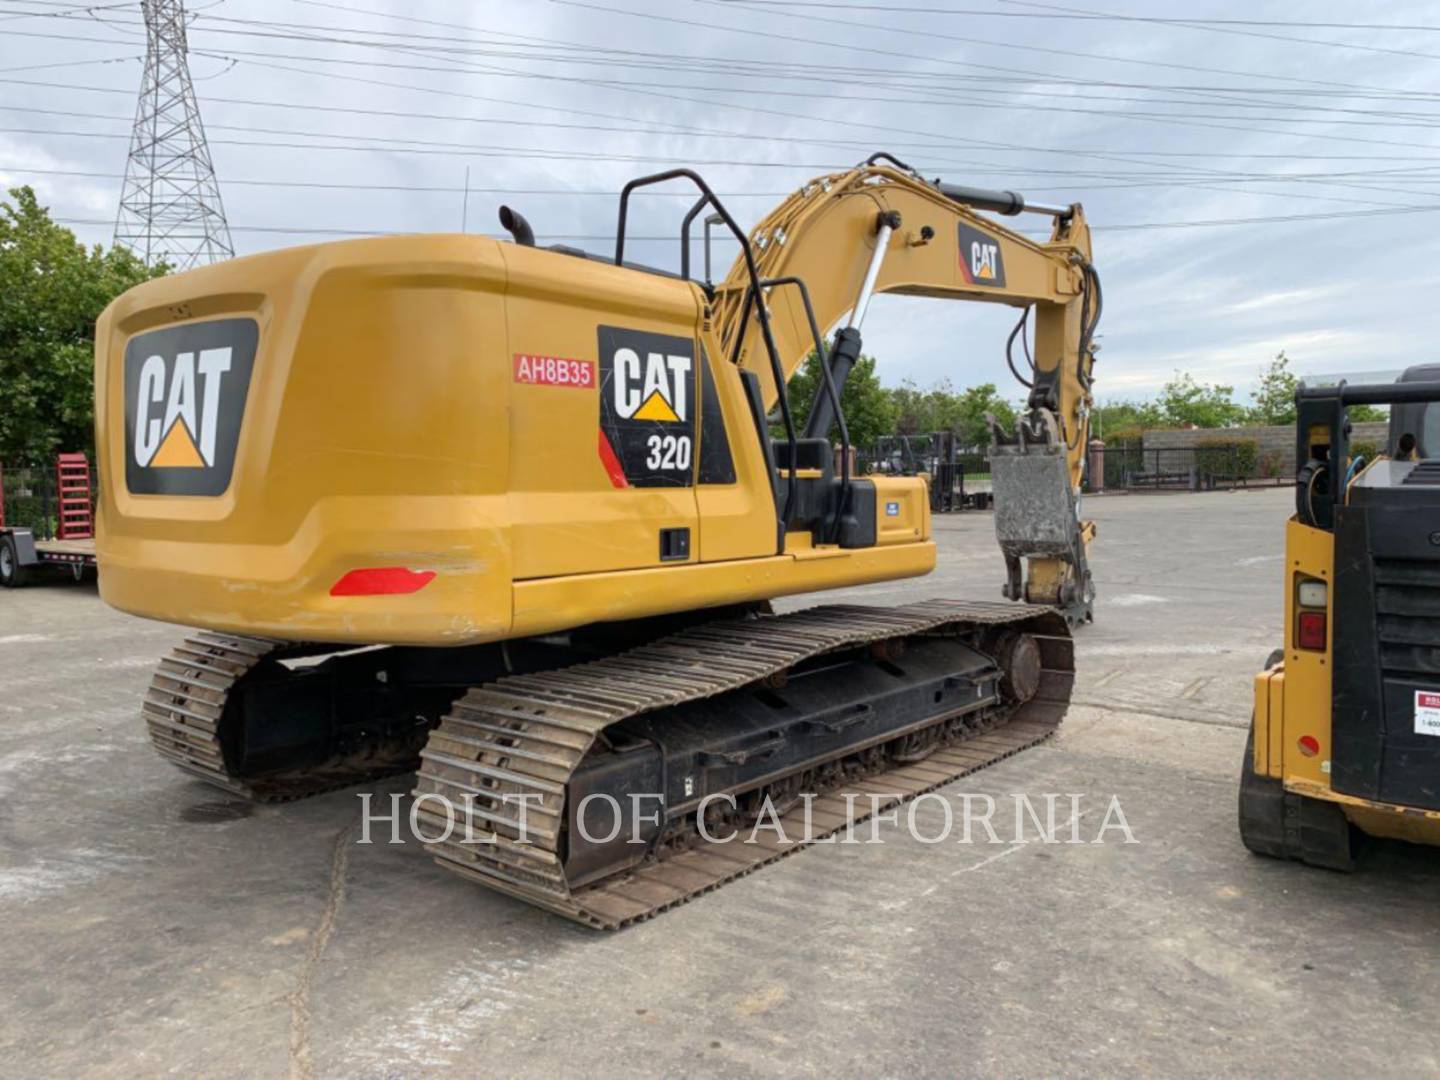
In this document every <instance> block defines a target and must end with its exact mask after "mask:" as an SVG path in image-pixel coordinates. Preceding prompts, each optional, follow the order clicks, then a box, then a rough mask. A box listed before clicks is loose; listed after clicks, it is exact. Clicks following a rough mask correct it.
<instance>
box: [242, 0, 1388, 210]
mask: <svg viewBox="0 0 1440 1080" xmlns="http://www.w3.org/2000/svg"><path fill="white" fill-rule="evenodd" d="M592 6H593V5H592ZM260 55H270V54H260ZM328 62H334V63H358V62H356V61H343V60H334V59H330V60H329V61H328ZM270 66H274V67H276V68H277V69H278V70H284V71H292V72H293V71H295V69H293V68H287V67H285V66H284V65H270ZM367 66H373V65H367ZM390 66H400V67H415V65H390ZM422 70H436V69H422ZM439 70H449V69H443V68H442V69H439ZM460 70H474V69H465V68H462V69H460ZM481 70H484V69H481ZM298 73H300V74H313V72H310V71H304V72H298ZM501 73H504V74H511V75H516V74H520V75H522V77H523V74H524V73H514V72H501ZM327 77H337V76H334V75H330V76H327ZM530 77H537V76H530ZM549 77H550V78H554V76H549ZM572 81H577V82H582V83H585V84H587V85H600V86H617V85H618V84H616V83H615V82H613V81H603V80H572ZM379 85H388V86H394V85H396V84H387V83H379ZM661 85H668V84H661ZM415 89H423V88H415ZM654 96H660V97H666V98H669V99H672V100H679V101H687V102H695V103H698V104H706V103H705V102H696V99H694V98H688V97H684V96H682V95H674V94H658V95H654ZM516 104H520V103H516ZM711 104H713V103H711ZM725 107H729V108H733V109H743V110H745V111H753V112H760V113H764V114H776V115H787V114H777V113H776V112H775V110H765V109H755V108H750V107H746V106H738V105H728V106H725ZM810 119H813V120H816V121H818V122H826V123H846V122H845V121H828V120H825V119H824V118H819V117H814V118H810ZM1167 122H1169V120H1168V118H1167ZM852 123H853V122H852ZM856 126H863V127H877V128H878V127H881V126H882V125H865V124H860V125H856ZM1200 126H1207V127H1210V126H1220V127H1222V129H1224V130H1234V128H1233V127H1231V126H1229V125H1200ZM887 130H893V129H892V128H888V127H887ZM1261 130H1263V129H1261ZM1337 138H1343V137H1338V136H1337ZM963 141H965V142H970V143H972V144H975V145H982V146H989V147H990V148H992V149H995V148H1005V149H1035V150H1037V151H1039V152H1049V153H1056V152H1058V153H1065V154H1067V155H1069V156H1073V155H1075V154H1077V153H1080V154H1082V155H1084V154H1085V153H1086V152H1085V151H1076V150H1074V149H1065V150H1050V149H1048V148H1043V149H1042V148H1018V147H1013V146H1012V145H1007V144H995V143H991V142H988V141H986V140H963ZM1358 141H1365V142H1373V141H1376V140H1358ZM1401 145H1407V146H1408V145H1409V144H1401ZM1088 156H1094V157H1097V158H1102V159H1103V158H1104V157H1105V155H1101V154H1089V155H1088ZM645 160H654V159H645ZM1113 160H1117V161H1120V162H1123V163H1127V164H1145V165H1147V166H1148V165H1151V164H1153V163H1151V162H1137V161H1134V159H1126V158H1123V157H1115V158H1113ZM734 164H742V163H739V162H735V163H734ZM1162 167H1166V168H1174V166H1168V165H1162ZM1206 171H1207V172H1209V173H1210V174H1212V175H1214V176H1216V177H1217V178H1221V179H1223V178H1224V177H1225V176H1226V173H1225V172H1224V171H1222V170H1206ZM1304 182H1314V181H1304ZM1347 186H1352V187H1353V186H1355V185H1347ZM1362 190H1374V188H1373V187H1372V186H1371V185H1366V186H1365V187H1364V188H1362ZM1400 191H1401V193H1406V194H1415V193H1414V192H1405V191H1403V189H1400Z"/></svg>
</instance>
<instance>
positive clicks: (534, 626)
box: [96, 154, 1100, 928]
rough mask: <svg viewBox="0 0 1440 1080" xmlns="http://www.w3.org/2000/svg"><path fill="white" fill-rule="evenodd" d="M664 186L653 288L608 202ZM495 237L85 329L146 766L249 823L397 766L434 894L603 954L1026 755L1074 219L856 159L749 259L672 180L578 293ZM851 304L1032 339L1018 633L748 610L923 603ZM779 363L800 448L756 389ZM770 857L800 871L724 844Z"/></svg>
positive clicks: (1053, 557) (1005, 619) (1059, 690)
mask: <svg viewBox="0 0 1440 1080" xmlns="http://www.w3.org/2000/svg"><path fill="white" fill-rule="evenodd" d="M667 181H687V182H689V183H690V184H692V185H693V186H694V188H695V189H696V191H697V193H698V197H697V201H696V202H695V204H694V205H693V207H691V208H690V210H689V213H687V214H686V215H685V218H684V222H683V224H682V226H681V229H680V244H681V253H682V254H681V270H680V273H679V274H678V275H677V274H674V273H667V272H662V271H657V270H652V269H647V268H645V267H643V266H638V265H632V264H631V263H629V262H627V261H626V258H625V252H626V223H627V214H628V211H629V208H630V205H631V200H632V196H633V195H634V194H635V193H636V192H638V191H641V190H642V189H644V188H646V187H648V186H650V185H652V184H657V183H663V182H667ZM982 211H988V212H993V213H998V214H1001V215H1013V214H1018V213H1022V212H1036V213H1038V214H1040V215H1042V216H1045V217H1048V218H1049V219H1050V221H1051V223H1052V226H1051V234H1050V238H1049V240H1048V241H1046V242H1036V241H1032V240H1031V239H1028V238H1026V237H1025V236H1023V235H1021V234H1019V233H1017V232H1014V231H1011V230H1010V229H1007V228H1004V227H1002V226H1001V225H1000V224H999V223H998V222H997V221H995V220H994V219H992V218H989V217H986V216H984V215H983V214H982V213H981V212H982ZM701 215H704V219H703V225H704V231H705V239H706V247H705V252H706V265H707V267H708V265H709V262H710V258H709V238H710V230H711V228H712V227H713V226H720V227H723V229H724V230H726V231H727V232H728V233H729V235H730V236H731V237H732V238H733V240H734V241H735V242H736V243H738V245H739V252H740V253H739V255H738V257H737V258H736V259H735V262H734V265H733V267H732V269H731V270H730V273H729V275H728V276H727V277H726V278H725V280H724V281H722V282H720V283H718V284H715V283H712V282H710V281H709V280H708V277H709V274H708V270H707V273H706V278H707V280H704V281H699V280H694V279H693V278H692V275H691V272H690V251H691V246H692V243H693V237H692V232H693V227H694V224H695V221H696V219H697V218H699V217H701ZM501 223H502V224H503V225H504V227H505V228H506V229H507V231H508V232H509V233H510V234H511V236H512V237H513V242H502V241H497V240H494V239H487V238H481V237H476V236H463V235H462V236H450V235H439V236H407V237H395V238H384V239H371V240H359V241H351V242H342V243H330V244H320V245H316V246H311V247H302V248H294V249H290V250H283V251H276V252H270V253H266V254H262V255H256V256H251V257H247V258H241V259H235V260H233V261H230V262H226V263H222V264H219V265H216V266H211V267H208V268H203V269H197V270H192V271H189V272H187V273H184V274H180V275H175V276H172V277H166V278H161V279H158V280H155V281H152V282H148V283H146V284H144V285H141V286H139V287H137V288H135V289H133V290H131V291H130V292H128V293H126V294H125V295H124V296H122V297H120V298H119V299H118V300H116V301H115V302H114V303H113V304H112V305H111V306H110V307H109V308H108V309H107V310H106V312H105V313H104V315H103V316H102V317H101V319H100V323H99V326H98V332H97V339H96V403H97V408H96V416H97V436H98V457H99V464H100V470H101V476H102V482H101V484H100V491H101V497H100V505H99V512H98V513H99V523H98V525H99V557H100V561H101V566H102V572H101V592H102V595H103V597H104V599H105V600H106V601H107V602H108V603H110V604H112V605H114V606H115V607H117V608H120V609H122V610H124V611H127V612H132V613H134V614H137V615H141V616H146V617H149V618H155V619H161V620H166V621H170V622H176V623H182V624H186V625H189V626H195V627H200V628H202V629H200V630H198V631H196V632H194V633H192V634H191V635H190V636H189V637H188V638H186V639H185V641H184V642H183V643H182V644H181V645H179V646H178V647H176V649H175V650H174V651H173V652H171V653H170V654H169V655H168V656H166V657H165V658H163V659H162V660H161V662H160V664H159V667H158V669H157V671H156V673H155V676H154V678H153V680H152V683H151V685H150V688H149V690H148V691H147V693H146V696H145V700H144V703H143V705H142V713H143V717H144V720H145V722H146V724H147V726H148V729H149V733H150V736H151V738H152V741H153V743H154V745H155V747H156V749H157V750H158V751H159V752H160V753H161V754H162V755H163V756H164V757H166V758H168V759H169V760H171V761H172V762H174V763H175V764H177V765H179V766H181V767H182V768H184V769H186V770H187V771H189V772H190V773H192V774H194V775H196V776H199V777H201V778H202V779H204V780H206V781H208V782H210V783H212V784H214V785H217V786H218V787H220V788H223V789H225V790H226V791H228V792H231V793H233V794H235V795H237V796H241V797H245V798H249V799H258V800H284V799H294V798H301V797H305V796H309V795H313V794H316V793H318V792H322V791H327V790H331V789H334V788H337V787H341V786H345V785H349V784H354V783H357V782H361V781H366V780H370V779H374V778H377V777H380V776H385V775H389V774H393V773H398V772H404V771H408V770H411V769H415V768H416V767H417V764H418V769H419V771H418V780H417V787H416V792H415V794H416V803H415V808H416V811H417V816H416V820H417V822H419V823H422V824H423V825H424V826H425V839H426V841H427V846H428V849H429V850H430V851H431V852H432V853H433V855H434V856H435V857H436V859H437V861H438V862H439V863H440V864H441V865H442V866H444V867H446V868H448V869H451V870H454V871H456V872H458V873H460V874H462V875H464V876H466V877H468V878H471V879H473V880H475V881H477V882H479V883H481V884H483V885H486V886H489V887H491V888H494V889H498V890H500V891H502V892H505V893H509V894H511V895H514V896H517V897H520V898H522V899H524V900H527V901H529V902H532V903H535V904H539V905H542V906H544V907H546V908H549V909H551V910H553V911H556V912H559V913H561V914H563V915H566V916H568V917H570V918H573V919H577V920H579V921H582V922H585V923H588V924H590V925H593V926H597V927H605V928H614V927H618V926H622V925H625V924H627V923H630V922H633V921H635V920H637V919H641V918H645V917H647V916H649V915H651V914H654V913H655V912H657V911H659V910H662V909H664V908H667V907H670V906H672V905H674V904H677V903H680V902H683V901H685V900H687V899H689V898H690V897H692V896H694V895H696V894H698V893H701V892H704V891H706V890H708V889H711V888H713V887H715V886H716V885H718V884H721V883H723V882H724V881H726V880H729V879H730V878H733V877H735V876H737V875H739V874H743V873H746V872H748V871H749V870H751V869H753V868H754V867H756V866H758V865H761V864H763V863H765V862H768V861H770V860H771V859H774V858H778V857H779V856H781V855H784V854H787V853H788V852H789V851H792V850H796V849H798V848H799V847H803V846H804V844H805V843H806V842H808V841H810V840H813V839H818V838H823V837H824V836H826V835H829V834H831V833H833V832H834V831H836V830H839V829H844V828H849V827H851V826H853V825H854V824H855V823H856V822H858V821H861V820H863V819H865V818H866V816H868V815H870V814H873V813H875V812H878V811H883V810H884V809H885V808H886V807H887V806H888V805H890V804H891V803H893V802H896V801H898V800H899V799H901V798H908V797H913V796H916V795H918V794H920V793H922V792H925V791H928V790H929V789H931V788H934V787H937V786H939V785H940V784H943V783H945V782H947V781H949V780H951V779H954V778H955V777H957V776H961V775H964V774H965V773H967V772H969V771H971V770H973V769H976V768H980V767H983V766H984V765H986V764H989V763H990V762H993V761H995V760H998V759H999V758H1001V757H1004V756H1007V755H1008V754H1011V753H1014V752H1016V751H1019V750H1022V749H1024V748H1025V747H1027V746H1029V745H1032V744H1033V743H1035V742H1037V741H1039V740H1041V739H1043V738H1045V737H1046V736H1047V735H1048V734H1049V733H1050V732H1051V731H1052V730H1053V729H1054V727H1055V725H1057V724H1058V723H1059V722H1060V720H1061V718H1062V716H1063V714H1064V712H1065V709H1066V706H1067V703H1068V700H1069V697H1070V690H1071V683H1072V681H1073V663H1072V648H1071V642H1070V628H1071V626H1072V625H1074V624H1078V623H1080V622H1083V621H1086V620H1087V619H1088V618H1089V617H1090V611H1091V603H1092V600H1093V592H1094V590H1093V587H1092V585H1091V582H1090V575H1089V571H1088V568H1087V563H1086V548H1087V545H1088V543H1089V541H1090V538H1091V536H1092V535H1093V527H1092V526H1090V525H1089V524H1087V523H1082V522H1081V521H1080V519H1079V515H1078V505H1079V504H1078V493H1079V485H1080V479H1081V469H1082V464H1083V459H1084V455H1085V446H1086V441H1087V434H1088V431H1087V416H1088V410H1089V407H1090V402H1091V398H1090V383H1091V369H1092V365H1093V336H1094V332H1095V326H1096V323H1097V322H1098V319H1099V316H1100V289H1099V280H1098V277H1097V275H1096V273H1095V270H1094V268H1093V267H1092V265H1091V262H1090V235H1089V230H1088V228H1087V226H1086V223H1085V218H1084V215H1083V213H1082V211H1081V208H1080V207H1079V205H1068V206H1048V205H1035V204H1031V203H1027V202H1026V201H1025V200H1024V199H1023V197H1021V196H1020V195H1018V194H1015V193H1012V192H1003V191H985V190H980V189H973V188H966V187H959V186H955V185H950V184H945V183H941V182H939V181H932V180H926V179H924V178H923V177H922V176H921V175H920V174H919V173H918V172H916V171H915V170H913V169H911V168H910V167H909V166H907V165H905V164H904V163H902V162H900V161H898V160H896V159H895V158H893V157H891V156H889V155H884V154H877V155H875V156H874V157H872V158H871V159H869V160H868V161H866V162H864V163H862V164H860V165H858V166H856V167H855V168H852V169H850V170H848V171H845V172H841V173H836V174H833V175H829V176H824V177H821V178H819V179H816V180H814V181H812V182H811V183H808V184H806V185H805V186H804V187H803V188H801V189H800V190H799V191H798V192H796V193H795V194H793V195H792V196H790V197H789V198H788V199H786V200H785V201H784V202H783V203H782V204H781V205H780V206H779V207H777V208H776V209H775V210H774V211H773V212H771V213H770V214H769V215H768V216H766V217H765V218H764V220H762V221H761V222H760V223H759V224H758V225H757V226H756V227H755V228H754V229H752V230H751V231H750V232H749V234H748V235H747V234H746V233H745V232H743V231H742V230H741V229H740V228H739V226H738V225H737V224H736V222H735V220H734V218H733V217H732V216H731V214H730V212H729V211H728V210H727V209H726V208H725V207H724V205H723V204H722V202H721V201H720V200H719V199H718V198H717V197H716V196H715V194H714V193H713V192H712V191H711V189H710V188H709V186H708V185H706V183H705V182H704V180H703V179H702V178H701V177H700V176H698V175H697V174H695V173H694V172H692V171H690V170H686V169H676V170H671V171H668V172H664V173H660V174H658V175H655V176H649V177H644V178H641V179H638V180H634V181H632V182H630V183H629V184H627V185H626V186H625V188H624V189H623V191H622V192H621V195H620V203H619V221H618V228H617V240H616V246H615V252H614V254H613V257H609V256H607V257H600V256H597V255H593V254H587V253H586V252H583V251H579V250H575V249H570V248H565V247H551V248H541V247H538V246H536V244H535V238H534V233H533V230H532V229H531V227H530V226H529V224H528V223H527V222H526V221H525V220H524V218H523V217H522V216H521V215H519V214H518V213H516V212H514V211H513V210H510V209H509V208H502V209H501ZM876 293H903V294H910V295H921V296H931V297H937V298H950V299H959V300H980V301H987V302H992V303H1002V304H1007V305H1010V306H1012V307H1015V308H1018V309H1023V311H1024V314H1023V315H1022V320H1021V324H1020V326H1019V327H1018V328H1017V334H1012V335H1011V342H1012V343H1013V342H1014V340H1015V338H1016V336H1020V337H1021V338H1022V340H1024V338H1025V333H1024V330H1025V325H1026V324H1025V319H1026V318H1027V317H1028V315H1029V313H1030V310H1031V309H1033V311H1034V317H1035V328H1034V335H1035V337H1034V352H1033V360H1032V361H1031V365H1030V367H1029V368H1028V369H1027V370H1023V371H1017V374H1020V375H1021V376H1022V378H1023V379H1024V380H1025V381H1026V382H1028V383H1029V384H1030V386H1031V390H1030V397H1029V405H1028V408H1027V409H1026V410H1025V411H1024V415H1023V416H1022V417H1021V418H1020V419H1019V421H1018V422H1017V424H1016V426H1015V428H1014V430H1011V431H1001V430H997V432H996V445H995V447H994V450H993V459H994V463H993V476H994V486H995V496H996V507H997V509H996V515H995V521H996V531H997V536H998V539H999V541H1000V544H1001V547H1002V550H1003V552H1004V554H1005V558H1006V562H1007V567H1008V576H1007V581H1006V582H1005V584H1004V594H1005V596H1006V597H1009V598H1010V599H1012V600H1015V601H1025V603H1003V602H988V603H987V602H966V601H952V600H941V601H930V602H926V603H916V604H909V605H905V606H898V607H867V606H855V605H828V606H820V607H813V608H810V609H807V610H802V611H798V612H793V613H789V614H781V615H777V614H773V613H772V612H771V611H770V609H769V604H768V602H769V601H770V600H772V599H773V598H776V597H781V596H786V595H792V594H797V593H804V592H810V591H816V590H822V589H832V588H838V587H843V586H853V585H860V584H864V583H867V582H878V581H889V580H894V579H898V578H905V577H912V576H916V575H921V574H925V573H927V572H929V571H930V570H931V569H932V568H933V567H934V565H935V544H934V542H933V540H932V538H931V534H930V520H929V508H928V500H927V493H926V490H925V485H924V481H923V480H922V479H919V478H915V477H908V478H907V477H885V476H875V477H861V476H857V475H854V473H853V472H852V470H851V467H850V455H849V453H848V449H849V436H848V432H847V428H846V422H845V417H844V413H843V410H842V409H841V407H840V402H841V400H842V396H841V392H842V390H843V385H844V382H845V379H846V375H847V373H848V372H849V370H850V368H851V365H853V363H854V361H855V360H856V358H857V357H858V356H859V353H860V346H861V337H860V331H861V324H862V322H863V320H864V318H865V315H866V311H867V308H868V307H869V304H870V301H871V298H872V296H873V295H875V294H876ZM832 327H833V328H837V329H836V331H835V334H834V336H833V338H832V339H831V340H830V342H829V343H828V345H827V343H826V341H825V340H824V338H823V336H822V328H827V329H828V328H832ZM954 347H955V348H956V351H957V352H959V351H963V350H967V349H968V348H969V345H968V343H964V342H956V343H954ZM812 352H818V353H819V355H820V357H821V372H822V381H823V383H824V388H823V394H821V395H820V396H819V398H818V400H817V403H816V404H815V405H814V406H813V407H812V408H811V409H810V411H809V414H808V415H807V416H806V417H805V418H804V419H803V423H802V419H801V418H800V417H798V416H796V415H795V414H794V412H793V411H792V409H791V407H790V403H789V401H788V397H787V393H786V386H787V382H788V381H789V379H790V377H791V376H792V375H793V373H794V372H795V371H796V370H797V368H798V367H799V366H800V365H801V364H802V363H804V362H805V360H806V358H807V357H808V356H809V355H810V354H811V353H812ZM1012 367H1013V365H1012ZM772 424H774V425H776V426H777V428H778V429H779V430H782V431H783V435H781V436H780V437H772V434H771V431H772ZM997 428H998V425H997ZM835 433H838V439H839V444H840V445H839V447H838V448H837V447H836V446H835V444H834V443H832V441H831V436H832V434H835ZM837 450H838V452H837ZM880 793H885V797H884V798H880V797H879V795H880ZM872 795H873V796H876V797H875V798H871V796H872ZM642 796H644V797H642ZM592 811H593V812H594V813H592ZM606 812H608V813H609V814H610V818H609V819H608V820H607V819H606V818H605V816H604V815H605V813H606ZM595 814H598V815H599V816H598V817H595ZM766 815H769V817H770V819H772V822H773V823H778V824H780V825H781V826H782V829H783V831H784V833H785V834H786V835H787V837H788V838H793V839H780V838H779V837H778V835H777V834H778V833H779V832H780V830H775V829H773V828H772V829H769V830H767V831H765V832H763V833H761V834H760V839H758V840H757V841H756V842H753V843H730V842H728V841H729V840H730V839H733V838H734V837H735V836H736V835H737V834H739V833H740V832H742V831H744V830H745V829H746V828H749V827H751V826H753V825H754V824H755V823H757V822H758V821H759V820H760V819H761V818H762V817H764V816H766ZM592 818H593V820H592ZM802 818H803V826H802ZM751 831H752V832H753V831H754V830H753V828H751Z"/></svg>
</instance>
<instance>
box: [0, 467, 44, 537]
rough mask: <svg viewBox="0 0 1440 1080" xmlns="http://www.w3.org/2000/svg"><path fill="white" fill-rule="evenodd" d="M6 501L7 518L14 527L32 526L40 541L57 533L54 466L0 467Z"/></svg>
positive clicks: (9, 524) (24, 527)
mask: <svg viewBox="0 0 1440 1080" xmlns="http://www.w3.org/2000/svg"><path fill="white" fill-rule="evenodd" d="M0 483H3V485H4V490H3V497H4V500H5V509H4V515H3V517H4V520H5V524H6V525H7V526H9V527H11V528H19V529H30V530H31V531H33V532H34V533H35V538H36V539H37V540H51V539H53V538H54V536H55V527H56V520H55V515H56V501H55V469H54V467H53V466H52V467H51V468H48V469H44V468H39V467H38V466H28V465H23V466H10V465H6V466H4V468H3V470H0Z"/></svg>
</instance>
